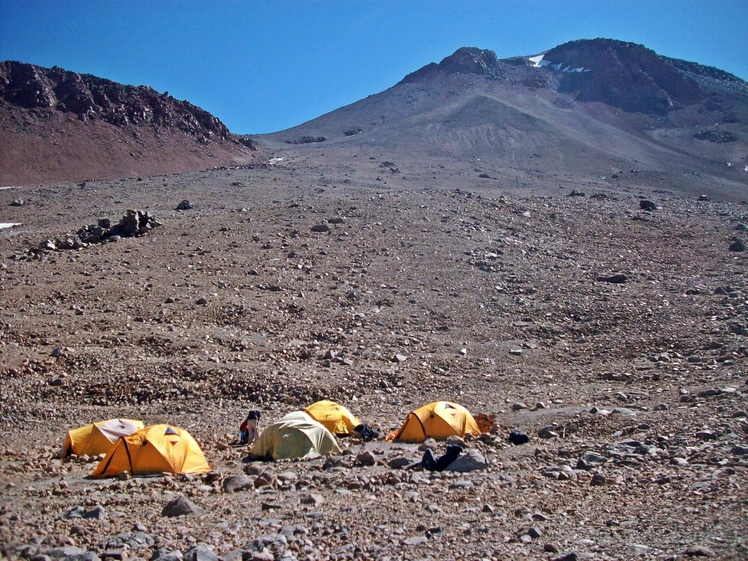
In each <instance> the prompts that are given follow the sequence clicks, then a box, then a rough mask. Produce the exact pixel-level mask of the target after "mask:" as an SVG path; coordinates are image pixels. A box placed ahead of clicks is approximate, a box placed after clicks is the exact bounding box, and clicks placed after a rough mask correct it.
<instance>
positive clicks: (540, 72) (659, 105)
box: [258, 39, 748, 199]
mask: <svg viewBox="0 0 748 561" xmlns="http://www.w3.org/2000/svg"><path fill="white" fill-rule="evenodd" d="M258 140H259V141H260V142H261V143H264V144H265V145H267V146H270V147H274V148H277V149H283V148H285V149H287V150H291V151H293V152H295V153H299V154H303V155H304V157H313V155H314V154H321V153H324V157H325V158H328V159H330V158H335V157H336V156H335V154H337V153H340V154H341V155H342V158H343V159H349V158H351V157H353V156H354V155H361V156H369V155H372V156H382V157H385V158H388V159H391V160H392V161H393V162H395V163H397V164H398V168H399V169H400V171H402V172H403V173H407V172H408V171H409V170H413V169H414V168H415V167H418V168H419V169H420V171H424V170H425V169H427V168H429V167H438V166H445V167H446V168H448V169H450V170H452V171H455V170H459V173H455V175H465V174H468V175H470V176H472V177H473V178H474V177H476V176H479V175H480V174H485V175H486V176H488V177H486V179H488V180H489V181H488V182H491V180H492V179H493V180H494V185H495V186H496V187H501V188H507V187H509V188H517V187H522V186H536V185H537V184H538V181H537V180H538V178H541V182H542V178H553V179H554V180H556V181H561V182H563V183H565V184H568V185H584V184H585V182H587V181H590V180H597V179H602V178H604V180H605V181H607V182H612V183H613V184H615V183H624V184H633V185H636V184H649V185H655V186H657V187H660V188H664V189H674V190H676V191H680V192H688V193H692V194H695V193H698V192H702V191H704V192H710V193H711V194H713V195H719V196H723V197H727V198H732V199H741V198H743V197H744V196H745V192H746V186H748V84H746V83H745V82H744V81H742V80H740V79H739V78H737V77H735V76H732V75H730V74H728V73H726V72H723V71H720V70H717V69H714V68H708V67H705V66H701V65H699V64H696V63H690V62H685V61H679V60H674V59H669V58H666V57H662V56H659V55H657V54H656V53H655V52H653V51H651V50H649V49H646V48H645V47H642V46H640V45H635V44H632V43H624V42H620V41H613V40H607V39H595V40H583V41H574V42H571V43H567V44H564V45H560V46H558V47H555V48H553V49H551V50H550V51H547V52H546V53H543V54H542V55H537V56H533V57H517V58H511V59H505V60H499V59H497V57H496V55H495V53H493V52H491V51H485V50H480V49H475V48H461V49H458V50H457V51H456V52H455V53H454V54H453V55H451V56H449V57H447V58H445V59H444V60H442V61H441V62H440V63H439V64H436V63H432V64H429V65H427V66H425V67H423V68H421V69H420V70H417V71H416V72H413V73H412V74H410V75H408V76H406V77H405V78H404V79H403V80H402V81H401V82H400V83H399V84H397V85H395V86H393V87H392V88H390V89H388V90H386V91H384V92H382V93H379V94H376V95H372V96H369V97H368V98H366V99H363V100H361V101H358V102H356V103H353V104H351V105H349V106H346V107H343V108H341V109H338V110H336V111H333V112H331V113H328V114H326V115H323V116H321V117H319V118H317V119H314V120H312V121H309V122H308V123H304V124H302V125H299V126H298V127H294V128H292V129H288V130H286V131H282V132H279V133H275V134H271V135H264V136H261V137H258Z"/></svg>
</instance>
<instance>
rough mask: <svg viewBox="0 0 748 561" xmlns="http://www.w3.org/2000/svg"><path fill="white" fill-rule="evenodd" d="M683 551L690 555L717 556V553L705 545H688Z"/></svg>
mask: <svg viewBox="0 0 748 561" xmlns="http://www.w3.org/2000/svg"><path fill="white" fill-rule="evenodd" d="M683 553H684V554H686V555H688V556H689V557H717V554H716V553H714V551H712V550H711V549H709V548H708V547H706V546H705V545H691V546H688V547H687V548H686V550H685V551H684V552H683Z"/></svg>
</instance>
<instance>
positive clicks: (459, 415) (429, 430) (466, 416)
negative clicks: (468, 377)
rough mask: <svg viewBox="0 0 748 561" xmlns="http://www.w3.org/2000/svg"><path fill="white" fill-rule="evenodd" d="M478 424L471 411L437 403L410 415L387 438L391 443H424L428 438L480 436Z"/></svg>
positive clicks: (446, 402)
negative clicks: (397, 441) (395, 441)
mask: <svg viewBox="0 0 748 561" xmlns="http://www.w3.org/2000/svg"><path fill="white" fill-rule="evenodd" d="M480 433H481V432H480V428H478V423H476V422H475V419H474V418H473V416H472V415H471V414H470V411H468V410H467V409H465V408H464V407H463V406H462V405H458V404H456V403H452V402H449V401H435V402H433V403H429V404H428V405H424V406H423V407H420V408H418V409H416V410H415V411H411V412H410V413H408V416H407V417H406V419H405V422H404V423H403V426H401V427H400V428H399V429H398V430H396V431H395V432H393V433H392V434H390V435H389V436H387V440H389V441H390V442H392V441H394V440H399V441H402V442H423V441H424V440H426V439H427V438H435V439H437V440H444V439H446V438H449V437H450V436H459V437H461V438H463V437H464V436H465V435H466V434H471V435H473V436H479V435H480Z"/></svg>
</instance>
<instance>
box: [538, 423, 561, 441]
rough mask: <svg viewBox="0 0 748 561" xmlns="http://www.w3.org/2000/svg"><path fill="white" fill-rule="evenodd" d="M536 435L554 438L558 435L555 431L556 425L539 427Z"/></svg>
mask: <svg viewBox="0 0 748 561" xmlns="http://www.w3.org/2000/svg"><path fill="white" fill-rule="evenodd" d="M538 436H539V437H540V438H556V437H558V433H557V432H556V427H554V426H552V425H551V426H547V427H543V428H542V429H540V430H539V431H538Z"/></svg>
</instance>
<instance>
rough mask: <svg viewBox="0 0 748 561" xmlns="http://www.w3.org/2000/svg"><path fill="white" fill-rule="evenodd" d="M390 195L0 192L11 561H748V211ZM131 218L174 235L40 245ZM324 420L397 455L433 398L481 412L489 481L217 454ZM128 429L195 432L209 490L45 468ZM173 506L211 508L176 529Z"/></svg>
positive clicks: (335, 183)
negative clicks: (87, 442)
mask: <svg viewBox="0 0 748 561" xmlns="http://www.w3.org/2000/svg"><path fill="white" fill-rule="evenodd" d="M392 183H393V182H391V184H389V185H384V184H382V183H381V182H380V183H377V182H376V181H375V180H374V179H373V177H366V176H363V175H360V174H359V175H357V173H356V172H355V170H351V169H347V170H346V171H345V173H341V174H339V175H337V176H336V175H335V174H334V173H332V172H331V171H330V170H327V175H324V174H323V173H319V171H318V170H306V171H305V170H304V169H302V168H294V167H290V166H289V167H283V166H273V167H267V168H264V169H254V170H248V169H230V170H227V169H222V170H214V171H211V172H205V173H190V174H183V175H172V176H159V177H151V178H145V179H144V180H142V181H137V180H121V181H108V182H92V181H90V182H86V183H81V184H61V185H54V186H46V187H29V188H23V189H20V190H19V189H10V190H3V191H0V222H20V223H22V225H21V226H16V227H14V228H11V229H7V230H1V231H0V232H2V234H0V235H2V239H0V290H1V291H2V298H0V318H1V323H2V327H1V329H0V364H1V365H2V366H1V368H0V377H1V379H2V384H1V385H0V412H1V413H2V414H1V415H0V423H2V432H1V433H0V489H1V490H0V497H1V498H2V500H1V501H0V503H1V505H0V544H2V554H3V555H4V556H6V557H9V558H13V559H15V558H28V559H34V560H35V561H44V560H45V559H46V558H44V557H40V556H42V555H46V556H48V557H49V558H51V559H56V558H65V559H68V560H69V561H72V559H73V558H74V559H80V560H83V559H86V560H87V561H94V560H95V556H98V557H99V558H101V559H104V558H111V559H116V560H119V559H133V558H142V559H146V560H150V559H155V558H162V557H163V559H164V560H165V561H173V560H175V559H180V558H181V557H182V556H184V558H185V559H188V560H189V561H191V560H192V559H200V560H201V561H204V560H208V559H212V558H213V557H212V556H213V555H218V556H220V557H221V558H223V559H225V560H227V561H231V560H238V559H239V558H242V559H244V560H248V559H289V560H290V559H300V560H301V559H310V560H325V559H379V560H385V559H393V560H394V559H414V560H415V559H565V560H572V559H618V560H626V559H632V558H637V559H685V558H687V557H691V556H712V557H717V558H720V559H744V558H746V557H747V556H748V541H747V540H746V535H748V523H747V522H746V514H747V513H748V503H747V502H746V501H747V499H748V491H747V489H748V478H747V477H746V474H747V472H746V468H747V467H748V421H747V419H746V413H747V412H748V399H747V397H746V395H747V393H748V388H747V387H746V383H747V382H748V374H747V373H746V365H747V364H748V360H747V359H746V357H747V356H748V339H747V338H746V337H747V336H748V292H747V287H746V279H745V271H746V257H745V252H740V251H730V250H729V249H728V248H729V247H730V245H731V243H733V241H734V240H733V238H735V237H737V238H742V239H743V240H744V239H745V237H746V234H745V232H744V231H742V230H741V228H745V226H744V225H745V224H746V223H748V207H746V206H745V205H744V204H739V203H720V202H712V201H697V200H696V199H695V198H693V197H689V198H681V197H678V196H677V195H674V194H672V193H665V192H653V191H649V192H648V191H646V190H645V189H643V188H639V187H637V188H636V189H631V190H627V189H621V188H617V190H616V191H611V190H606V189H605V188H603V187H600V188H599V189H590V188H586V189H585V191H586V196H563V193H565V192H566V191H558V190H557V192H556V194H553V195H548V196H541V195H540V194H530V193H528V192H524V191H523V192H514V193H504V194H501V193H500V192H498V191H496V190H494V191H489V190H486V189H482V190H481V189H478V188H475V189H473V190H470V189H464V188H460V189H454V188H450V186H449V185H439V184H434V183H432V182H429V183H426V182H425V181H424V182H423V183H422V184H421V185H422V186H421V187H419V186H418V184H417V182H416V181H413V180H411V181H410V185H409V188H407V189H406V188H400V187H398V186H397V185H395V184H392ZM426 185H427V186H426ZM547 191H548V192H549V193H552V191H551V189H550V187H549V188H548V189H547ZM641 197H647V199H648V200H650V201H652V202H654V203H655V205H656V206H657V209H656V210H652V211H644V210H641V209H640V200H642V199H641ZM19 198H22V199H23V204H22V205H21V206H11V202H12V201H14V200H17V199H19ZM184 199H186V200H189V201H190V202H191V203H192V205H193V208H192V209H189V210H184V211H176V210H174V209H175V207H176V206H177V204H178V203H179V202H180V201H181V200H184ZM127 209H139V210H142V211H148V212H149V213H151V214H152V215H153V216H155V218H156V219H157V220H158V222H159V223H160V225H159V226H157V227H155V228H153V229H152V230H151V231H150V232H148V233H147V234H146V235H143V236H139V237H131V238H127V237H123V238H121V239H120V240H119V241H118V242H116V243H102V244H92V245H90V246H89V247H84V248H81V249H78V250H54V251H52V250H45V251H41V250H38V249H37V248H38V247H39V244H40V243H42V242H45V241H47V240H54V239H55V238H65V236H66V235H68V234H71V233H75V232H76V231H77V230H78V229H79V228H81V227H82V226H86V225H88V224H92V223H96V221H97V220H98V219H100V218H109V219H111V220H112V221H113V222H115V223H116V222H117V221H118V220H119V219H120V217H122V216H123V215H124V214H125V211H126V210H127ZM323 224H324V225H326V226H327V228H328V231H323V232H315V231H312V227H313V226H315V225H323ZM58 245H59V244H58ZM395 355H402V356H403V357H405V360H404V361H399V360H395V359H394V357H395ZM325 356H327V357H328V358H325ZM329 357H333V358H329ZM321 398H330V399H333V400H336V401H339V402H340V403H342V404H344V405H346V406H347V407H348V408H349V409H351V411H352V412H353V413H354V414H355V415H357V416H358V417H359V418H361V419H362V420H365V421H366V422H368V423H369V424H372V425H374V426H375V427H377V428H379V429H380V431H381V432H382V434H386V433H388V432H389V431H391V430H393V429H395V428H397V427H398V426H399V425H400V424H401V423H402V421H403V420H404V418H405V416H406V414H407V413H408V412H409V411H410V410H412V409H415V408H417V407H419V406H420V405H423V404H425V403H428V402H430V401H434V400H438V399H445V400H452V401H456V402H458V403H461V404H462V405H464V406H466V407H467V408H468V409H470V410H471V411H472V412H473V413H486V414H491V415H494V416H495V418H496V421H497V426H496V432H495V433H494V434H486V435H483V436H482V437H481V438H479V439H475V440H471V441H469V442H467V446H468V447H470V448H472V449H475V450H476V451H478V452H480V453H481V454H482V455H483V456H484V457H485V459H486V460H487V462H488V468H487V469H485V470H478V471H471V472H468V473H435V474H432V473H429V472H423V471H419V470H417V469H398V468H393V467H390V466H391V464H390V462H391V461H393V460H396V459H398V458H402V457H405V458H409V459H410V460H418V459H419V458H420V456H421V453H422V452H421V451H420V450H419V449H418V447H417V446H416V445H403V444H397V443H395V444H390V443H388V442H386V441H383V440H379V441H375V442H371V443H367V444H365V446H364V454H363V456H364V457H365V458H366V460H367V462H366V463H369V464H372V465H364V466H361V465H356V464H355V461H354V460H355V458H356V456H357V455H358V453H359V451H360V450H361V445H360V443H358V442H355V441H351V440H349V439H343V440H342V441H341V444H342V446H343V449H344V452H343V454H342V455H340V456H336V457H332V458H318V459H313V460H308V461H292V462H278V463H263V462H254V463H245V462H243V458H244V456H245V455H246V451H247V450H246V449H243V448H237V447H233V446H230V444H231V442H232V441H234V440H235V439H236V438H237V436H238V434H237V433H238V426H239V423H240V422H241V420H242V419H243V417H244V415H245V414H246V411H247V410H248V409H250V408H260V409H262V410H263V424H264V425H266V424H269V423H270V422H272V421H274V420H276V419H278V418H280V417H281V416H283V415H285V414H286V413H288V412H290V411H293V410H297V409H302V408H304V407H305V406H306V405H309V404H310V403H312V402H313V401H316V400H318V399H321ZM113 417H126V418H137V419H142V420H143V421H145V422H146V423H148V424H152V423H161V422H168V423H172V424H175V425H177V426H179V427H181V428H184V429H187V430H189V431H190V432H191V434H192V435H193V436H194V437H195V438H196V439H197V440H198V442H199V443H200V444H201V446H202V448H203V451H204V452H205V455H206V457H207V459H208V461H209V462H210V464H211V465H212V466H213V467H214V472H212V473H211V474H209V475H207V476H201V477H185V476H165V477H147V478H138V477H136V478H132V479H122V480H93V479H90V478H89V477H88V474H90V473H91V471H92V470H93V468H94V466H95V463H93V462H87V461H86V459H85V458H83V459H78V460H73V461H61V460H58V459H56V458H55V456H56V454H57V452H58V451H59V449H60V447H61V445H62V442H63V439H64V436H65V432H66V431H67V430H69V429H70V428H74V427H77V426H80V425H84V424H88V423H90V422H93V421H97V420H102V419H107V418H113ZM512 430H520V431H523V432H525V433H526V434H527V435H528V436H529V442H528V443H527V444H524V445H516V446H515V445H513V444H511V443H510V442H509V441H508V440H507V437H508V435H509V433H510V431H512ZM540 433H542V434H543V435H544V436H547V438H542V437H541V436H540ZM442 449H443V443H437V451H439V450H442ZM237 481H239V482H240V483H241V484H240V485H239V490H236V491H232V489H233V488H234V486H235V484H236V482H237ZM242 482H243V483H242ZM180 497H182V498H185V499H189V501H191V502H192V503H193V504H194V506H195V512H194V513H192V514H187V515H184V516H178V517H169V516H164V515H162V510H163V509H164V506H165V505H166V504H167V503H168V502H169V501H171V500H173V499H176V498H180ZM75 509H77V510H75ZM81 515H83V516H81ZM200 544H203V545H202V546H201V547H198V546H200ZM206 546H207V547H206ZM61 548H62V549H61ZM65 548H67V549H65ZM168 555H171V557H167V556H168ZM71 556H72V557H71ZM76 556H77V557H76Z"/></svg>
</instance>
